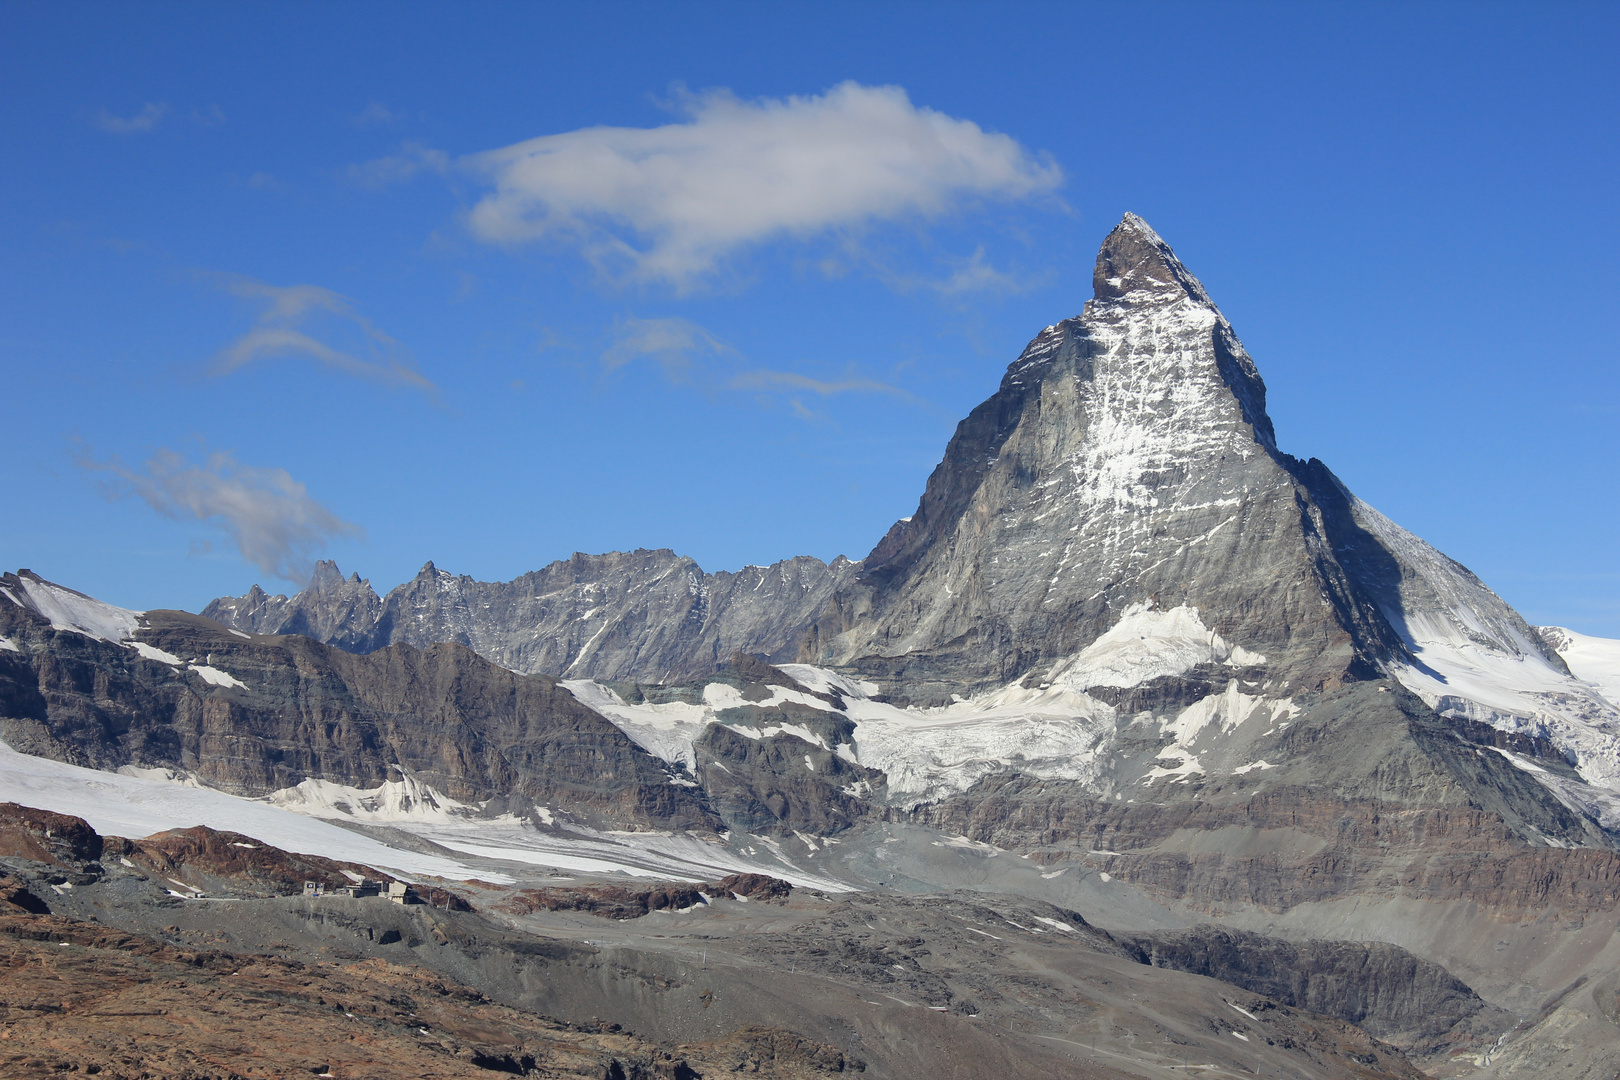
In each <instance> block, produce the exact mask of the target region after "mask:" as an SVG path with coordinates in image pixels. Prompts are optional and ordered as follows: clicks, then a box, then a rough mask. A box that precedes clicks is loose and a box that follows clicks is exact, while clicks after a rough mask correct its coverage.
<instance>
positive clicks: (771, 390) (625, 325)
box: [602, 317, 926, 419]
mask: <svg viewBox="0 0 1620 1080" xmlns="http://www.w3.org/2000/svg"><path fill="white" fill-rule="evenodd" d="M637 360H652V361H653V362H654V363H655V364H656V365H657V367H658V369H659V370H660V371H661V372H662V374H663V376H664V377H665V378H667V379H669V380H670V381H671V382H676V383H692V382H695V383H705V384H708V385H709V386H710V387H713V388H715V389H722V390H752V391H755V392H756V393H758V394H760V395H763V396H767V397H768V396H770V395H777V394H781V395H786V396H787V397H788V404H789V405H790V406H791V408H792V409H793V410H794V412H795V413H796V414H798V415H799V416H802V417H804V418H806V419H820V417H819V416H817V415H816V414H815V413H813V412H811V411H810V410H809V409H807V408H806V407H805V406H804V404H803V402H802V401H800V399H799V396H796V395H803V394H806V393H809V394H815V395H817V396H820V397H832V396H835V395H838V394H888V395H890V396H892V397H895V398H898V399H899V400H901V401H905V402H907V403H909V404H913V405H923V404H926V402H924V401H923V400H922V399H921V398H919V397H917V396H916V395H915V394H913V393H911V392H910V391H909V390H905V389H902V388H901V387H898V386H891V385H889V384H888V383H883V382H878V381H877V380H875V379H868V378H865V377H863V376H859V375H855V374H851V375H849V376H847V377H845V378H842V379H833V380H826V379H816V378H813V377H811V376H809V375H801V374H799V373H798V372H794V371H773V370H771V369H768V368H748V367H745V366H744V365H746V363H747V358H746V357H744V356H743V354H742V353H740V352H738V351H737V350H736V349H734V348H732V347H731V346H730V345H728V344H726V342H724V341H722V340H721V339H720V338H718V337H716V336H715V335H714V334H713V333H711V332H709V331H708V330H706V329H704V328H703V327H701V326H699V325H698V324H697V323H694V322H692V321H690V320H688V319H682V318H665V319H638V318H634V317H627V318H622V319H619V320H618V321H617V322H616V323H615V324H614V326H613V329H612V331H611V332H610V334H609V339H608V345H607V348H605V349H604V350H603V352H602V366H603V368H604V369H606V370H607V371H609V372H614V371H618V370H620V369H621V368H623V367H625V366H626V365H627V364H630V363H632V362H633V361H637Z"/></svg>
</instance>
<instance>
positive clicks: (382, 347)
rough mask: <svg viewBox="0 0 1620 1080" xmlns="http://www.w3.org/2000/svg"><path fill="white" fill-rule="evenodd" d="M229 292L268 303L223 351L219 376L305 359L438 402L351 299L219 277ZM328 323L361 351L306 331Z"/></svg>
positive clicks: (315, 288) (434, 390)
mask: <svg viewBox="0 0 1620 1080" xmlns="http://www.w3.org/2000/svg"><path fill="white" fill-rule="evenodd" d="M219 280H220V282H221V284H222V287H223V288H224V289H225V291H226V292H229V293H230V294H232V295H233V296H240V297H242V298H244V299H247V300H256V301H259V302H261V303H263V304H264V310H263V311H262V312H261V313H260V315H259V321H258V325H257V326H255V327H254V328H253V329H251V330H249V331H248V332H247V333H245V334H243V335H242V336H241V337H239V338H237V339H236V340H235V341H233V342H231V344H229V345H228V346H226V347H225V348H224V349H223V350H221V351H220V353H219V355H218V357H216V358H215V364H214V373H215V374H216V375H228V374H230V373H231V372H233V371H238V370H240V369H241V368H244V367H246V366H247V365H249V364H251V363H254V362H255V361H258V360H271V359H276V358H279V357H284V356H303V357H307V358H309V359H312V360H314V361H316V362H317V363H320V364H324V365H325V366H327V367H329V368H332V369H333V370H335V371H341V372H344V373H345V374H348V375H354V376H357V377H359V378H362V379H370V380H372V381H373V382H380V383H384V384H386V385H391V386H403V387H407V388H409V389H412V390H420V391H422V392H423V393H424V394H427V395H428V396H429V397H431V398H435V399H437V397H438V393H439V388H438V387H437V386H435V385H434V384H433V382H432V381H430V380H429V379H428V378H427V376H425V375H423V374H422V373H421V372H420V371H418V370H417V369H416V366H415V365H414V364H412V363H411V361H410V357H409V355H408V354H407V353H406V351H405V348H404V346H402V345H401V344H400V343H399V342H398V341H395V340H394V339H393V338H391V337H389V336H388V335H387V334H385V333H383V332H382V331H381V330H379V329H377V328H376V327H375V326H373V325H372V324H371V322H370V321H369V320H368V319H366V318H364V317H362V316H360V315H358V314H356V313H355V311H354V308H353V306H352V305H351V303H350V302H349V300H348V299H347V298H345V297H343V296H340V295H338V294H337V293H335V292H333V291H332V290H330V289H323V288H321V287H320V286H319V285H267V284H265V283H264V282H262V281H254V280H252V279H251V278H243V277H223V278H220V279H219ZM322 319H324V320H325V321H326V322H328V323H331V324H333V325H335V326H336V327H338V328H339V329H340V330H341V331H343V332H345V333H346V334H347V336H349V337H350V338H352V339H353V340H354V342H355V344H356V345H358V346H359V350H358V351H363V352H364V353H365V356H357V355H355V352H356V351H357V350H355V349H349V350H345V349H343V348H339V347H336V346H333V345H331V344H328V343H327V342H325V341H321V340H319V339H317V338H315V337H313V336H311V335H310V334H308V333H306V332H305V330H304V329H303V327H304V324H305V323H307V322H310V321H319V320H322Z"/></svg>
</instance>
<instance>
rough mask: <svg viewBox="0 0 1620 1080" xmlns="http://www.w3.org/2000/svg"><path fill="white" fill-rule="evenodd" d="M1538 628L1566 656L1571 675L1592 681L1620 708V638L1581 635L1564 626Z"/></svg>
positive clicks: (1544, 638) (1545, 638) (1598, 689)
mask: <svg viewBox="0 0 1620 1080" xmlns="http://www.w3.org/2000/svg"><path fill="white" fill-rule="evenodd" d="M1536 629H1537V630H1539V631H1540V633H1541V637H1542V640H1544V641H1546V642H1547V643H1548V644H1550V645H1551V646H1552V647H1553V649H1554V650H1555V651H1557V653H1558V655H1559V656H1560V657H1562V658H1563V661H1564V663H1565V664H1567V665H1568V666H1569V670H1570V672H1571V674H1573V675H1574V676H1575V677H1576V678H1577V679H1580V680H1581V681H1582V682H1585V683H1589V684H1591V685H1592V686H1593V687H1594V688H1596V690H1597V692H1598V693H1600V694H1602V695H1603V697H1604V699H1605V700H1607V701H1608V702H1609V704H1611V705H1614V706H1615V707H1617V708H1620V640H1616V639H1615V638H1601V637H1590V636H1588V635H1586V634H1577V633H1576V632H1575V631H1573V630H1566V629H1564V628H1563V627H1562V626H1539V627H1537V628H1536Z"/></svg>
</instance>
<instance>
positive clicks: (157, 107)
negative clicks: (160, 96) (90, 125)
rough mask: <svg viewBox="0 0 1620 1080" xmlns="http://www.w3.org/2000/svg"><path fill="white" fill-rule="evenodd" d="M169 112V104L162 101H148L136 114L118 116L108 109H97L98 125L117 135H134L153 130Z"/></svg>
mask: <svg viewBox="0 0 1620 1080" xmlns="http://www.w3.org/2000/svg"><path fill="white" fill-rule="evenodd" d="M168 114H169V106H168V105H167V104H166V103H164V102H161V101H148V102H147V103H146V105H145V107H143V108H142V109H141V111H140V112H138V113H136V114H135V115H134V116H118V115H115V114H114V113H111V112H109V111H108V110H106V109H98V110H96V114H95V116H93V117H92V118H91V119H93V120H94V121H95V124H96V127H98V128H100V129H101V130H102V131H110V132H112V133H113V134H115V135H133V134H136V133H138V132H143V131H151V130H152V129H153V128H155V127H157V126H158V124H159V123H161V122H162V120H163V118H164V117H165V116H167V115H168Z"/></svg>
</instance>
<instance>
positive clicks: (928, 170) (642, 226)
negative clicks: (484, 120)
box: [373, 82, 1063, 288]
mask: <svg viewBox="0 0 1620 1080" xmlns="http://www.w3.org/2000/svg"><path fill="white" fill-rule="evenodd" d="M681 104H682V107H683V110H684V112H685V113H686V116H687V118H686V119H685V121H684V122H681V123H675V124H666V125H664V126H662V127H657V128H610V127H598V128H583V129H581V130H578V131H571V132H567V133H564V134H560V135H546V136H542V137H540V138H536V139H530V140H528V141H526V142H521V143H517V144H515V145H513V146H509V147H506V148H504V149H501V150H493V151H490V152H488V153H484V154H478V155H474V156H472V157H469V158H466V159H463V160H462V162H460V164H462V165H464V166H466V167H469V168H472V169H474V170H477V171H480V172H482V173H484V174H485V175H486V176H487V177H488V178H489V179H490V180H491V181H492V182H493V185H494V191H493V192H492V193H490V194H487V195H486V196H484V198H482V199H481V200H480V201H479V202H478V203H477V204H476V205H475V206H474V207H473V208H472V210H471V212H470V214H469V216H468V223H469V225H470V227H471V229H472V231H473V233H474V235H476V236H478V237H480V238H482V239H484V240H487V241H490V242H495V243H504V244H516V243H522V242H525V241H532V240H538V239H542V238H549V239H554V240H561V241H565V242H570V243H574V244H577V245H579V246H580V248H581V250H582V251H583V252H584V253H585V255H586V256H587V257H588V258H590V259H591V260H592V261H593V262H595V263H596V264H597V265H598V266H599V267H601V268H602V269H603V270H604V271H608V272H624V273H626V274H627V275H628V276H629V277H632V278H635V279H639V280H645V281H663V282H668V283H671V284H673V285H675V286H677V287H678V288H686V287H690V286H693V285H695V284H697V283H698V282H699V281H700V280H701V279H702V278H704V277H705V276H706V275H708V274H710V273H712V272H713V271H715V270H716V269H717V267H718V265H719V263H720V262H721V261H722V260H723V259H724V258H725V257H726V256H728V255H730V254H732V253H733V252H736V251H738V250H740V249H743V248H745V247H747V246H749V245H752V244H757V243H760V242H762V241H767V240H772V239H776V238H779V237H783V236H795V237H801V238H802V237H807V236H811V235H814V234H817V233H821V232H824V231H826V230H832V229H848V228H858V227H860V226H863V225H866V224H869V223H871V222H875V221H884V220H895V219H904V218H908V217H911V218H915V217H933V216H938V215H943V214H946V213H950V212H952V211H954V210H957V209H960V208H961V206H962V205H963V203H964V202H965V201H968V200H972V199H1008V200H1013V199H1024V198H1029V197H1032V196H1036V195H1040V194H1043V193H1046V192H1049V191H1051V190H1052V189H1054V188H1055V187H1056V186H1057V185H1058V184H1059V183H1061V182H1062V179H1063V174H1062V170H1060V169H1059V168H1058V166H1057V165H1056V164H1054V163H1052V162H1050V161H1048V160H1045V159H1044V158H1040V157H1037V156H1036V155H1033V154H1031V153H1030V152H1029V151H1027V150H1026V149H1024V148H1023V147H1022V146H1020V145H1019V144H1018V143H1017V142H1016V141H1015V140H1013V139H1012V138H1010V137H1008V136H1006V135H1000V134H995V133H992V132H986V131H984V130H983V129H981V128H980V127H979V126H978V125H977V124H975V123H973V122H972V121H970V120H961V119H957V118H954V117H951V116H947V115H945V114H944V113H940V112H936V111H934V110H932V109H928V108H919V107H917V106H915V105H913V104H912V103H911V101H910V100H909V99H908V98H907V96H906V92H905V91H904V90H902V89H901V88H899V87H896V86H883V87H869V86H861V85H859V84H857V83H853V82H845V83H842V84H840V85H838V86H836V87H834V88H833V89H831V90H829V91H828V92H827V93H826V94H823V95H819V96H812V97H790V98H787V99H785V100H777V99H764V100H760V101H753V102H750V101H742V100H739V99H738V98H736V97H734V96H733V95H732V94H730V93H729V92H726V91H712V92H708V93H704V94H698V95H692V96H688V97H686V98H684V99H683V101H682V103H681ZM377 164H378V163H373V166H376V165H377ZM407 167H409V166H408V163H407V164H401V165H398V166H395V168H397V169H404V168H407ZM383 171H386V170H383Z"/></svg>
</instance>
